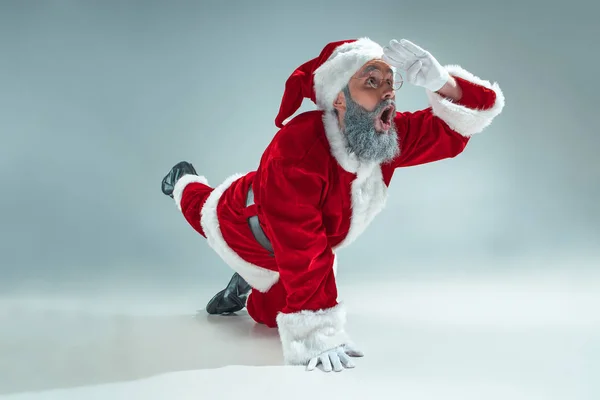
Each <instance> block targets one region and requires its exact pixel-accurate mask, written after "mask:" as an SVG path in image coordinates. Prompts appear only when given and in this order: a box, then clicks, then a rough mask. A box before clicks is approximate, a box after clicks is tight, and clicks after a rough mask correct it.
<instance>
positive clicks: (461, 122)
mask: <svg viewBox="0 0 600 400" xmlns="http://www.w3.org/2000/svg"><path fill="white" fill-rule="evenodd" d="M445 68H446V70H447V71H448V72H449V73H450V75H454V76H457V77H459V78H462V79H465V80H467V81H470V82H473V83H475V84H478V85H481V86H484V87H486V88H488V89H491V90H493V91H494V92H495V93H496V102H495V103H494V105H493V106H492V108H490V109H487V110H474V109H471V108H467V107H464V106H461V105H459V104H456V103H454V102H452V101H451V100H449V99H447V98H445V97H443V96H440V95H439V94H437V93H435V92H431V91H429V90H427V91H426V92H427V97H428V99H429V104H430V105H431V108H432V112H433V114H434V115H435V116H437V117H438V118H440V119H442V120H444V122H446V123H447V124H448V126H449V127H450V128H451V129H453V130H455V131H456V132H458V133H460V134H461V135H463V136H466V137H470V136H472V135H474V134H476V133H479V132H481V131H483V130H484V129H485V128H486V127H487V126H488V125H490V124H491V123H492V120H493V119H494V118H495V117H496V116H497V115H498V114H500V113H501V112H502V109H503V108H504V94H503V93H502V90H500V86H498V84H497V83H493V84H492V83H490V82H489V81H486V80H483V79H481V78H479V77H477V76H475V75H473V74H472V73H470V72H468V71H466V70H465V69H463V68H462V67H460V66H458V65H447V66H445Z"/></svg>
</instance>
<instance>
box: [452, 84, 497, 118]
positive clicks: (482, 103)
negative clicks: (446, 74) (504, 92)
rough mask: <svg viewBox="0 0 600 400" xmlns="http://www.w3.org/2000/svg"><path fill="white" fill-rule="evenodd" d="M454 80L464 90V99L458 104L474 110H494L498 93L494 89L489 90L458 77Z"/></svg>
mask: <svg viewBox="0 0 600 400" xmlns="http://www.w3.org/2000/svg"><path fill="white" fill-rule="evenodd" d="M453 78H454V80H456V83H457V84H458V86H460V88H461V89H462V97H461V99H460V100H459V101H457V102H456V104H460V105H462V106H465V107H468V108H473V109H479V110H487V109H489V108H492V106H493V105H494V104H495V103H496V92H494V91H493V90H492V89H488V88H486V87H483V86H480V85H478V84H476V83H473V82H470V81H468V80H466V79H463V78H459V77H457V76H453Z"/></svg>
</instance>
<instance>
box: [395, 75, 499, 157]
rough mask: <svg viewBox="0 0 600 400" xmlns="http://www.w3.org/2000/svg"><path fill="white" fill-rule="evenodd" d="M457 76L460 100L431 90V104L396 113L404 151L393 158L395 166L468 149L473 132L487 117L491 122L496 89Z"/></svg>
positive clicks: (453, 154) (452, 154) (485, 121)
mask: <svg viewBox="0 0 600 400" xmlns="http://www.w3.org/2000/svg"><path fill="white" fill-rule="evenodd" d="M454 78H455V80H456V82H457V83H458V85H459V86H460V88H461V90H462V97H461V99H460V101H457V102H452V101H450V100H448V99H444V98H442V96H440V95H438V94H436V93H430V94H429V98H430V102H431V103H432V107H428V108H426V109H424V110H420V111H416V112H398V113H396V118H395V120H394V122H395V123H396V127H397V129H398V136H399V140H400V149H401V152H400V155H399V156H398V157H397V158H396V159H395V160H394V161H393V166H394V168H400V167H408V166H414V165H420V164H426V163H431V162H435V161H439V160H443V159H446V158H452V157H456V156H457V155H458V154H460V153H462V151H463V150H464V149H465V147H466V146H467V143H468V141H469V139H470V137H471V136H472V134H473V133H475V132H477V130H480V129H483V128H484V127H485V126H487V124H488V123H489V122H487V120H488V119H489V121H490V122H491V119H492V118H493V116H495V115H490V116H488V115H486V114H485V113H489V111H488V110H490V109H491V108H493V107H494V106H495V105H496V96H497V92H496V91H495V90H494V89H493V88H492V87H491V86H490V87H486V86H485V85H480V84H476V83H474V82H471V81H469V80H467V79H463V78H460V77H457V76H454ZM490 117H491V118H490ZM451 126H452V127H453V128H451Z"/></svg>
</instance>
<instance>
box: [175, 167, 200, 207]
mask: <svg viewBox="0 0 600 400" xmlns="http://www.w3.org/2000/svg"><path fill="white" fill-rule="evenodd" d="M194 182H197V183H202V184H204V185H206V186H208V180H207V179H206V178H205V177H203V176H198V175H193V174H188V175H184V176H182V177H181V178H179V180H178V181H177V182H176V183H175V186H174V187H173V200H175V204H177V208H178V209H179V211H181V197H182V196H183V190H184V189H185V188H186V186H187V185H189V184H190V183H194Z"/></svg>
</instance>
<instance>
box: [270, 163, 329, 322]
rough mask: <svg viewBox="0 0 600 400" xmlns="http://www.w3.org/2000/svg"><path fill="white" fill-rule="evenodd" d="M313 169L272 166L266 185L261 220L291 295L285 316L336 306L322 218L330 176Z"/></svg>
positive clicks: (275, 164)
mask: <svg viewBox="0 0 600 400" xmlns="http://www.w3.org/2000/svg"><path fill="white" fill-rule="evenodd" d="M310 163H311V162H309V161H285V160H281V159H278V160H272V161H271V162H270V165H269V167H268V168H267V170H266V171H265V172H266V173H265V174H264V177H263V179H264V180H263V183H262V188H263V195H262V200H261V214H262V215H263V218H264V219H265V222H266V224H267V225H268V230H269V233H270V239H271V242H272V245H273V250H274V253H275V259H276V261H277V265H278V268H279V273H280V279H281V283H282V284H283V286H284V287H285V290H286V292H287V301H286V306H285V308H284V309H283V310H282V312H283V313H286V314H288V313H295V312H298V311H301V310H311V311H315V310H319V309H326V308H331V307H333V306H335V305H336V304H337V288H336V284H335V276H334V272H333V262H334V254H333V252H332V250H331V248H330V246H329V243H328V240H327V236H326V232H325V227H324V224H323V221H322V214H321V204H322V201H323V196H324V194H325V190H326V174H325V173H323V172H320V171H319V170H321V169H322V166H321V167H319V166H317V165H316V163H314V162H313V163H312V164H315V165H312V166H311V165H309V164H310Z"/></svg>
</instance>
